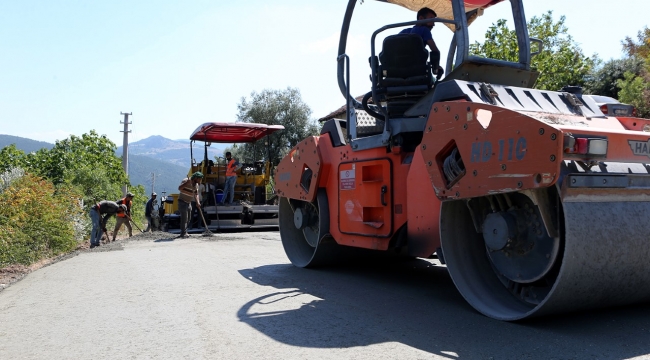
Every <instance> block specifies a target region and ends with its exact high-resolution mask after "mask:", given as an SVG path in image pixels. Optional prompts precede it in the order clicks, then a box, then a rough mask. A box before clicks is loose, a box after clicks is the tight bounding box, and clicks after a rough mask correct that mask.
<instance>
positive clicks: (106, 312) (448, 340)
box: [0, 232, 650, 359]
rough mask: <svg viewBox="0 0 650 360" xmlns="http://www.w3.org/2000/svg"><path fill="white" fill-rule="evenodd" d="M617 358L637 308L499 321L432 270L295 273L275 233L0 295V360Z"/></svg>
mask: <svg viewBox="0 0 650 360" xmlns="http://www.w3.org/2000/svg"><path fill="white" fill-rule="evenodd" d="M627 358H650V305H637V306H633V307H627V308H618V309H609V310H600V311H590V312H584V313H579V314H571V315H562V316H555V317H551V318H544V319H538V320H532V321H526V322H522V323H506V322H499V321H495V320H492V319H488V318H486V317H484V316H482V315H480V314H478V313H476V312H475V311H474V310H473V309H472V308H471V307H470V306H469V305H467V304H466V303H465V302H464V300H463V299H462V297H461V296H460V295H459V293H458V292H457V291H456V289H455V287H454V286H453V283H452V282H451V280H450V278H449V276H448V274H447V272H446V269H445V268H444V267H443V266H440V265H439V264H438V263H436V262H435V261H433V260H426V261H425V260H416V261H411V262H402V263H396V264H389V265H383V266H377V265H375V266H371V265H365V266H358V267H343V268H335V269H320V270H306V269H298V268H295V267H293V266H292V265H290V263H289V262H288V260H287V258H286V256H285V255H284V251H283V249H282V244H281V242H280V239H279V233H278V232H256V233H252V232H250V233H235V234H218V235H216V236H215V237H201V236H199V235H195V236H193V237H192V238H190V239H173V238H168V237H165V234H164V233H157V236H155V237H146V236H145V235H138V236H136V237H134V238H132V240H129V241H123V242H118V243H113V244H111V245H109V246H103V247H101V248H97V249H93V250H92V251H84V252H82V253H80V254H79V255H78V256H74V257H72V258H70V259H67V260H64V261H60V262H57V263H55V264H52V265H50V266H47V267H45V268H42V269H40V270H38V271H36V272H33V273H31V274H29V275H28V276H27V277H25V278H24V279H23V280H21V281H19V282H18V283H15V284H14V285H12V286H10V287H8V288H7V289H5V290H3V291H2V292H0V359H627Z"/></svg>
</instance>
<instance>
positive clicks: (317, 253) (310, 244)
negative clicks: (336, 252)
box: [279, 190, 337, 267]
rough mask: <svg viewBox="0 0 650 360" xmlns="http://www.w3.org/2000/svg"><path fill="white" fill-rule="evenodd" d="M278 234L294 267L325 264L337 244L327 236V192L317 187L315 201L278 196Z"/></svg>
mask: <svg viewBox="0 0 650 360" xmlns="http://www.w3.org/2000/svg"><path fill="white" fill-rule="evenodd" d="M279 222H280V237H281V238H282V246H283V247H284V251H285V253H286V254H287V257H288V258H289V260H290V261H291V263H292V264H294V265H295V266H298V267H312V266H318V265H325V264H326V263H327V262H328V260H329V259H330V255H331V254H330V250H332V249H333V248H335V247H336V246H337V245H336V243H334V241H332V240H331V239H329V238H328V236H327V235H329V208H328V204H327V194H326V193H325V191H324V190H320V191H319V192H318V194H317V196H316V201H314V202H306V201H300V200H294V199H288V198H285V197H282V198H280V209H279Z"/></svg>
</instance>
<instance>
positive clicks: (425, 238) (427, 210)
mask: <svg viewBox="0 0 650 360" xmlns="http://www.w3.org/2000/svg"><path fill="white" fill-rule="evenodd" d="M406 189H407V193H406V196H407V199H406V203H407V206H406V213H407V214H408V225H407V232H408V251H409V254H410V255H411V256H417V257H428V256H430V255H431V254H433V253H434V252H435V251H436V249H437V248H438V247H440V206H441V203H440V200H439V199H438V197H437V196H436V193H435V192H434V190H433V186H431V182H430V181H429V173H428V172H427V169H426V166H425V164H424V159H423V158H422V152H421V150H420V149H419V148H418V149H416V150H415V153H414V155H413V163H412V164H411V168H410V169H409V173H408V177H407V186H406Z"/></svg>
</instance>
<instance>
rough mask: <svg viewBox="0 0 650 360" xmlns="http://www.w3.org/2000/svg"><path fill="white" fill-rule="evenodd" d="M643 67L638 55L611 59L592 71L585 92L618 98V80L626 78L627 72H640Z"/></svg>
mask: <svg viewBox="0 0 650 360" xmlns="http://www.w3.org/2000/svg"><path fill="white" fill-rule="evenodd" d="M642 68H643V61H642V60H641V59H638V58H636V57H628V58H625V59H613V60H609V61H607V62H605V63H604V64H603V65H602V66H599V67H597V68H595V69H594V70H593V71H592V73H591V74H590V75H589V77H588V79H587V82H586V83H585V86H584V89H583V90H584V93H585V94H596V95H603V96H609V97H613V98H615V99H618V92H619V90H620V88H619V87H618V85H617V83H618V80H622V79H624V77H625V76H624V75H625V73H626V72H629V73H633V74H639V73H640V71H641V69H642Z"/></svg>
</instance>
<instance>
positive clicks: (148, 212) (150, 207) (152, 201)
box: [144, 192, 158, 232]
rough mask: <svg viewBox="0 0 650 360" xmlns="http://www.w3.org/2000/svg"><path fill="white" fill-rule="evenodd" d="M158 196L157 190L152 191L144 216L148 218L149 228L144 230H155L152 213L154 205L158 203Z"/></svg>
mask: <svg viewBox="0 0 650 360" xmlns="http://www.w3.org/2000/svg"><path fill="white" fill-rule="evenodd" d="M156 196H158V195H157V194H156V193H155V192H153V193H151V199H149V201H147V205H145V206H144V217H146V218H147V229H146V230H145V231H144V232H149V231H151V232H153V229H154V224H153V223H152V222H151V215H152V214H153V206H154V204H155V203H156Z"/></svg>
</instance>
